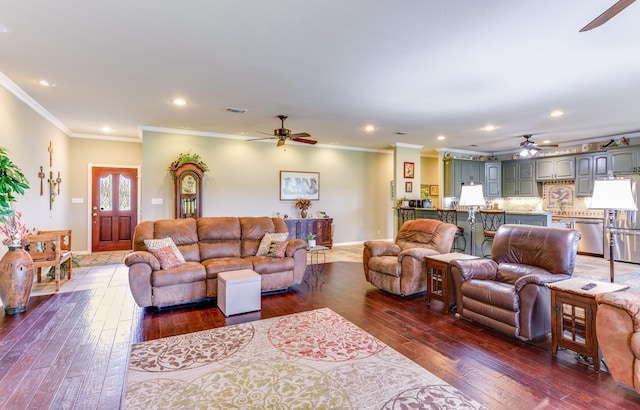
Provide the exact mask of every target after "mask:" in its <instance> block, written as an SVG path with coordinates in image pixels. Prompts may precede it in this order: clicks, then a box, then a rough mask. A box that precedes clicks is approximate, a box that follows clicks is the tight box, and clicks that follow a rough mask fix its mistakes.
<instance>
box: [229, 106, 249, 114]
mask: <svg viewBox="0 0 640 410" xmlns="http://www.w3.org/2000/svg"><path fill="white" fill-rule="evenodd" d="M224 110H225V111H226V112H232V113H234V114H244V113H245V112H247V111H248V110H245V109H244V108H233V107H227V108H225V109H224Z"/></svg>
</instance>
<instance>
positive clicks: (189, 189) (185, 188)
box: [182, 175, 196, 194]
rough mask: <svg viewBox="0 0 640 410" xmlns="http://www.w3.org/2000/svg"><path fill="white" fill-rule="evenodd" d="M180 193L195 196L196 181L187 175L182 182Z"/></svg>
mask: <svg viewBox="0 0 640 410" xmlns="http://www.w3.org/2000/svg"><path fill="white" fill-rule="evenodd" d="M182 193H183V194H195V193H196V180H195V178H194V177H193V176H191V175H187V176H186V177H184V179H183V180H182Z"/></svg>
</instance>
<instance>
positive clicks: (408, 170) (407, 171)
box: [404, 162, 416, 178]
mask: <svg viewBox="0 0 640 410" xmlns="http://www.w3.org/2000/svg"><path fill="white" fill-rule="evenodd" d="M415 167H416V164H415V163H413V162H405V163H404V177H405V178H413V175H414V170H415Z"/></svg>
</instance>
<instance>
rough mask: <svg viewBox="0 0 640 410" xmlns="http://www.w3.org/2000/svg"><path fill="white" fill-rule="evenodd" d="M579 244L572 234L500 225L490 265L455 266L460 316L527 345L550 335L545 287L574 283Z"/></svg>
mask: <svg viewBox="0 0 640 410" xmlns="http://www.w3.org/2000/svg"><path fill="white" fill-rule="evenodd" d="M579 239H580V233H579V232H578V231H575V230H572V229H566V228H547V227H540V226H530V225H502V226H501V227H500V228H498V230H497V231H496V234H495V237H494V239H493V246H492V249H491V259H466V260H454V261H452V262H451V265H450V266H451V276H452V279H453V287H454V292H455V300H456V315H457V316H458V317H463V318H465V319H469V320H471V321H473V322H477V323H480V324H482V325H485V326H487V327H490V328H492V329H495V330H497V331H499V332H502V333H505V334H507V335H510V336H515V337H518V338H521V339H524V340H529V339H535V338H538V337H540V336H544V335H546V334H547V333H549V332H551V300H550V289H549V288H548V287H547V286H545V284H546V283H551V282H557V281H560V280H564V279H569V278H570V277H571V275H572V274H573V270H574V268H575V264H576V254H577V253H578V240H579Z"/></svg>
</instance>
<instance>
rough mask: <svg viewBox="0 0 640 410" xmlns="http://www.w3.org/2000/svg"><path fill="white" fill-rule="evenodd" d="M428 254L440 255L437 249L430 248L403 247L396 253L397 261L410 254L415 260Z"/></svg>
mask: <svg viewBox="0 0 640 410" xmlns="http://www.w3.org/2000/svg"><path fill="white" fill-rule="evenodd" d="M429 255H440V253H439V252H438V251H436V250H435V249H431V248H409V249H405V250H403V251H402V252H400V253H399V254H398V262H402V258H404V257H405V256H410V257H412V258H415V259H417V260H422V259H424V258H425V257H427V256H429Z"/></svg>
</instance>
